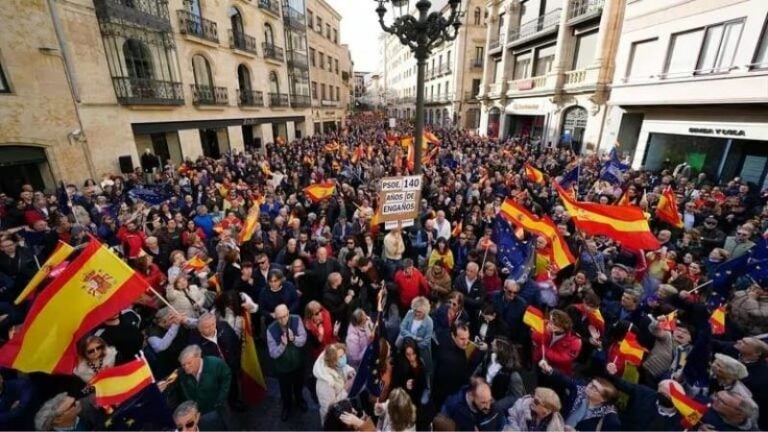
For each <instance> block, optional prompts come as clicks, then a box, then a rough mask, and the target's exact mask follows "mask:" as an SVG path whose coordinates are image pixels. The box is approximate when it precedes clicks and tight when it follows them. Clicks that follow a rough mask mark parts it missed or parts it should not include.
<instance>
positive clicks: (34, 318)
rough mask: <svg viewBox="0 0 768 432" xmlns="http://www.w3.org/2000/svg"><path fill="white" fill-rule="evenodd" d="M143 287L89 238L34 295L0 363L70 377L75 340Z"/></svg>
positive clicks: (0, 355)
mask: <svg viewBox="0 0 768 432" xmlns="http://www.w3.org/2000/svg"><path fill="white" fill-rule="evenodd" d="M147 288H149V284H148V283H147V282H146V281H145V280H144V278H142V277H141V276H140V275H139V274H138V273H136V272H134V271H133V269H131V268H130V267H128V264H126V263H125V261H123V260H121V259H120V258H119V257H117V255H115V254H114V253H112V251H110V250H109V249H107V248H106V247H104V246H102V244H101V243H99V242H98V241H96V239H94V238H91V240H90V242H89V244H88V245H87V246H86V247H85V249H83V251H82V252H81V253H80V255H79V256H78V257H77V258H75V259H74V260H73V261H72V263H71V264H69V265H68V266H67V267H66V269H64V271H63V272H62V273H61V275H60V276H59V277H57V278H55V279H54V280H53V281H51V283H50V284H49V285H48V287H47V288H46V289H45V290H43V291H42V292H41V293H40V295H38V296H37V298H36V299H35V301H34V303H32V307H31V308H30V310H29V314H28V315H27V318H26V320H25V321H24V325H23V326H22V328H21V330H20V331H19V332H18V333H17V334H16V335H15V336H14V337H13V339H11V340H10V341H9V342H8V343H7V344H5V345H4V346H3V347H2V348H0V365H2V366H6V367H10V368H12V369H16V370H19V371H21V372H45V373H55V374H71V373H72V370H73V369H74V367H75V364H77V353H76V350H75V344H76V343H77V341H78V340H79V339H80V338H82V337H83V336H84V335H85V334H87V333H88V332H89V331H91V330H93V329H94V328H95V327H96V326H98V325H99V324H101V323H103V322H104V321H105V320H106V319H108V318H109V317H111V316H114V315H115V314H117V313H118V312H120V311H121V310H123V309H125V308H126V307H128V306H130V305H131V304H132V303H133V302H134V301H136V299H138V298H139V297H140V296H141V295H142V294H143V293H144V292H145V290H146V289H147Z"/></svg>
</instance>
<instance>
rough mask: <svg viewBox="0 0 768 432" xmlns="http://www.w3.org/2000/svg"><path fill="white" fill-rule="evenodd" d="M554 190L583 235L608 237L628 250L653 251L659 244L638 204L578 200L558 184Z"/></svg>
mask: <svg viewBox="0 0 768 432" xmlns="http://www.w3.org/2000/svg"><path fill="white" fill-rule="evenodd" d="M555 189H557V193H558V194H559V195H560V199H561V200H562V201H563V205H564V206H565V209H566V211H567V212H568V214H569V215H570V216H571V218H573V222H574V223H575V224H576V227H577V228H578V229H579V230H581V231H582V232H583V233H584V234H587V235H604V236H608V237H610V238H612V239H613V240H616V241H618V242H621V244H622V245H623V246H625V247H627V248H630V249H636V250H643V249H645V250H656V249H659V248H660V247H661V245H660V244H659V241H658V240H657V239H656V237H655V236H654V235H653V233H652V232H651V229H650V227H649V226H648V219H646V218H645V214H643V210H642V209H640V208H639V207H635V206H611V205H602V204H596V203H591V202H580V201H576V200H575V199H573V198H572V197H570V196H569V195H568V194H567V193H566V192H565V191H564V190H563V188H562V187H560V185H558V184H557V183H555Z"/></svg>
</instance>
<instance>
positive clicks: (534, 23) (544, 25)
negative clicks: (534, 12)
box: [507, 8, 563, 42]
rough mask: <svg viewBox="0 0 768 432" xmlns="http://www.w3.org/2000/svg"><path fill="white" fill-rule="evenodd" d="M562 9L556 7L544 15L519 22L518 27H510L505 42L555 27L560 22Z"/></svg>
mask: <svg viewBox="0 0 768 432" xmlns="http://www.w3.org/2000/svg"><path fill="white" fill-rule="evenodd" d="M562 11H563V10H562V9H560V8H557V9H555V10H552V11H549V12H547V13H545V14H544V15H541V16H540V17H538V18H535V19H532V20H530V21H528V22H526V23H523V24H520V27H519V28H517V29H512V30H511V31H510V32H509V39H508V40H507V42H514V41H517V40H521V39H525V38H528V37H531V36H533V35H535V34H536V33H539V32H543V31H546V30H551V29H556V28H557V26H558V24H560V14H561V13H562Z"/></svg>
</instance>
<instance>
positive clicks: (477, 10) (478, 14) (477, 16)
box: [475, 7, 483, 25]
mask: <svg viewBox="0 0 768 432" xmlns="http://www.w3.org/2000/svg"><path fill="white" fill-rule="evenodd" d="M482 16H483V13H482V12H481V11H480V8H479V7H476V8H475V25H480V20H481V19H482Z"/></svg>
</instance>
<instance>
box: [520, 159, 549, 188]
mask: <svg viewBox="0 0 768 432" xmlns="http://www.w3.org/2000/svg"><path fill="white" fill-rule="evenodd" d="M523 168H524V169H525V178H527V179H528V181H531V182H533V183H538V184H543V183H544V173H543V172H541V171H539V170H538V169H536V168H534V167H533V166H532V165H531V164H529V163H528V162H526V163H525V165H523Z"/></svg>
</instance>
